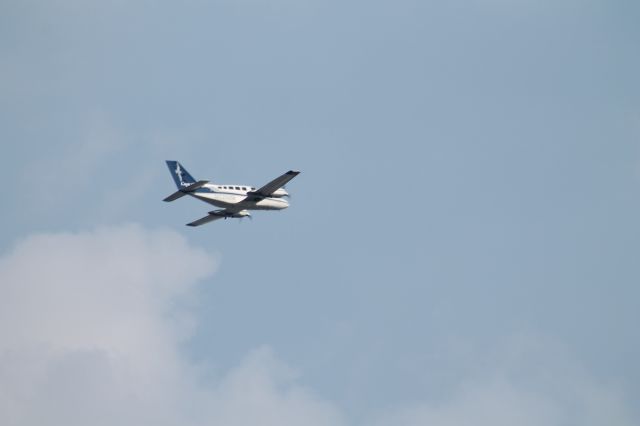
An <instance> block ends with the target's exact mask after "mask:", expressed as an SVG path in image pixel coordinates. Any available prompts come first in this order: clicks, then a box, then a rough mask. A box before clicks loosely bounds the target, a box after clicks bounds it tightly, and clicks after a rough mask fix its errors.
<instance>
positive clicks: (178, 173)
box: [176, 162, 189, 186]
mask: <svg viewBox="0 0 640 426" xmlns="http://www.w3.org/2000/svg"><path fill="white" fill-rule="evenodd" d="M176 175H177V176H178V179H180V186H189V184H188V183H187V182H185V181H184V179H183V178H182V169H181V168H180V163H178V162H176Z"/></svg>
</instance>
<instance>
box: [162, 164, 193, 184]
mask: <svg viewBox="0 0 640 426" xmlns="http://www.w3.org/2000/svg"><path fill="white" fill-rule="evenodd" d="M167 167H169V171H170V172H171V176H172V177H173V181H174V182H175V183H176V186H177V187H178V189H181V188H186V187H187V186H189V185H192V184H194V183H195V182H196V180H195V179H194V178H193V176H191V175H190V174H189V172H188V171H187V170H186V169H185V168H184V167H182V164H180V163H178V162H177V161H167Z"/></svg>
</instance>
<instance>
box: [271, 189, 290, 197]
mask: <svg viewBox="0 0 640 426" xmlns="http://www.w3.org/2000/svg"><path fill="white" fill-rule="evenodd" d="M270 196H271V197H275V198H282V197H288V196H289V193H288V192H287V190H286V189H284V188H278V189H276V190H275V191H274V192H273V194H271V195H270Z"/></svg>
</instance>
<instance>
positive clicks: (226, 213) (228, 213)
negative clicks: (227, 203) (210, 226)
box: [187, 209, 240, 226]
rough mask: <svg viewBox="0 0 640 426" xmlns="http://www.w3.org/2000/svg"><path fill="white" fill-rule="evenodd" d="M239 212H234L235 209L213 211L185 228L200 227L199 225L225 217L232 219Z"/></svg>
mask: <svg viewBox="0 0 640 426" xmlns="http://www.w3.org/2000/svg"><path fill="white" fill-rule="evenodd" d="M239 211H240V210H236V209H221V210H214V211H211V212H209V214H208V215H206V216H205V217H201V218H200V219H198V220H194V221H193V222H191V223H187V226H200V225H204V224H205V223H209V222H213V221H214V220H218V219H223V218H226V217H234V215H235V214H237V213H238V212H239Z"/></svg>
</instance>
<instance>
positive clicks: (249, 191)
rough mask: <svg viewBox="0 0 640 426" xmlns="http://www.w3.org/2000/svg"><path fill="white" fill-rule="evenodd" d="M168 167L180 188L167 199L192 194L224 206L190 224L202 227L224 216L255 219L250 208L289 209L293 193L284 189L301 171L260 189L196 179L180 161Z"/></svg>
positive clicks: (286, 174) (171, 199)
mask: <svg viewBox="0 0 640 426" xmlns="http://www.w3.org/2000/svg"><path fill="white" fill-rule="evenodd" d="M167 167H169V172H171V176H172V177H173V180H174V182H175V183H176V186H177V187H178V190H177V191H176V192H174V193H173V194H171V195H169V196H168V197H167V198H165V199H164V200H163V201H166V202H171V201H175V200H177V199H178V198H182V197H184V196H185V195H190V196H192V197H194V198H197V199H199V200H202V201H204V202H206V203H209V204H213V205H214V206H216V207H220V209H219V210H213V211H210V212H209V214H208V215H207V216H205V217H203V218H200V219H198V220H194V221H193V222H191V223H187V226H200V225H204V224H205V223H209V222H212V221H214V220H218V219H222V218H224V219H227V218H230V217H232V218H243V217H248V218H251V214H250V213H249V210H282V209H286V208H287V207H289V202H288V201H287V200H284V199H283V197H288V196H289V193H288V192H287V190H286V189H284V185H285V184H286V183H287V182H289V181H290V180H291V179H293V178H294V177H296V176H298V175H299V174H300V172H298V171H295V170H289V171H288V172H286V173H285V174H283V175H281V176H279V177H277V178H275V179H274V180H272V181H271V182H269V183H267V184H266V185H264V186H262V187H260V188H258V189H256V188H255V187H253V186H247V185H221V184H215V183H212V182H209V181H208V180H199V181H196V180H195V179H194V178H193V177H192V176H191V175H190V174H189V172H188V171H187V170H186V169H185V168H184V167H182V164H180V163H179V162H177V161H167Z"/></svg>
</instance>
